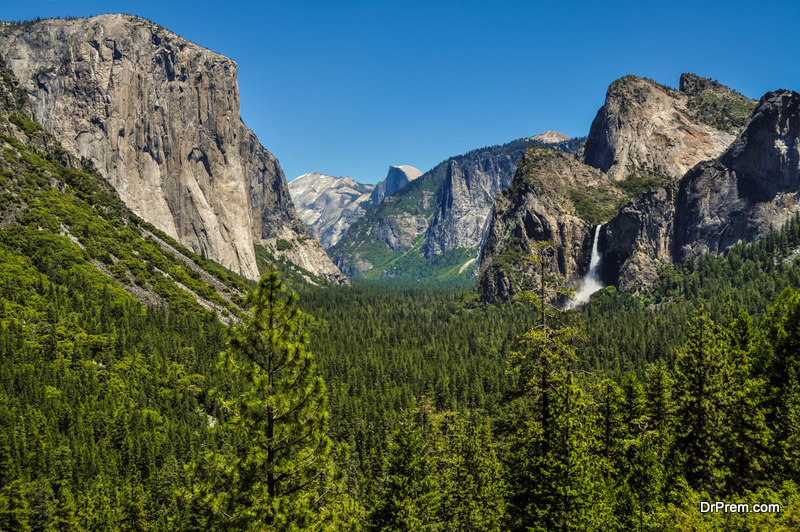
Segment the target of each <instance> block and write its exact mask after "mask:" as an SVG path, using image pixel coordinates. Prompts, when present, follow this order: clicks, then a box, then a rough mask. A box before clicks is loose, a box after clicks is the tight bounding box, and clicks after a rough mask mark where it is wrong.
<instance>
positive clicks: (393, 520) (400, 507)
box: [371, 403, 441, 532]
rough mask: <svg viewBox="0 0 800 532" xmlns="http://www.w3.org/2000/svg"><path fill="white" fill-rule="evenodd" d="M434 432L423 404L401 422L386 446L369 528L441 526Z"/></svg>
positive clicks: (429, 527)
mask: <svg viewBox="0 0 800 532" xmlns="http://www.w3.org/2000/svg"><path fill="white" fill-rule="evenodd" d="M435 433H436V429H435V427H433V426H431V420H430V413H429V412H427V409H426V408H425V404H424V403H423V408H421V409H418V410H416V411H415V412H414V413H413V414H411V415H406V416H405V419H404V420H403V421H402V422H401V423H400V427H399V428H398V430H397V431H396V432H395V433H394V436H393V437H392V442H391V444H390V446H389V450H388V458H387V464H386V479H385V481H384V482H383V490H382V492H381V493H380V495H379V499H378V502H377V504H376V506H375V510H374V512H373V514H372V517H371V528H372V529H374V530H380V531H386V532H389V531H407V532H412V531H415V530H439V529H440V528H441V523H440V522H439V516H438V511H439V507H440V504H441V494H440V491H439V485H438V480H439V479H438V475H437V471H436V468H435V463H436V460H435V456H434V447H435V444H436V443H437V442H436V441H435V440H436V439H438V434H436V435H435Z"/></svg>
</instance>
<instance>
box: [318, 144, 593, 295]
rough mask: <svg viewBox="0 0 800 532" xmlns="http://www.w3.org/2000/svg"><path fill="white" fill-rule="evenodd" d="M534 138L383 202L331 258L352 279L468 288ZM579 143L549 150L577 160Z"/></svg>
mask: <svg viewBox="0 0 800 532" xmlns="http://www.w3.org/2000/svg"><path fill="white" fill-rule="evenodd" d="M532 144H541V142H539V141H537V140H534V139H533V138H527V139H519V140H516V141H514V142H510V143H508V144H504V145H502V146H492V147H488V148H482V149H478V150H474V151H471V152H469V153H467V154H464V155H460V156H457V157H451V158H450V159H448V160H446V161H444V162H442V163H440V164H439V165H437V166H436V167H434V168H433V169H432V170H429V171H428V172H426V173H425V174H423V175H422V176H421V177H419V178H418V179H416V180H415V181H414V182H412V183H411V184H409V185H408V186H406V187H405V188H404V189H402V190H401V191H399V192H398V193H396V194H394V195H393V196H389V197H387V198H385V199H384V201H383V202H382V203H381V204H379V205H377V206H375V207H373V208H372V209H370V210H369V212H367V214H366V215H365V216H364V217H363V218H361V219H360V220H359V221H358V222H356V223H355V224H354V225H353V226H352V227H351V228H350V231H349V232H348V233H347V235H346V236H345V237H344V238H343V239H342V240H341V241H340V242H339V243H338V244H337V245H336V246H334V247H333V248H332V249H331V250H330V252H331V256H332V257H333V259H334V262H336V264H337V266H339V268H341V269H342V271H344V272H345V273H346V274H348V275H363V277H364V278H365V279H370V280H380V279H390V280H395V281H402V282H407V281H410V282H426V281H435V282H445V281H454V280H457V279H460V280H462V281H467V280H469V279H470V278H471V277H472V275H473V274H474V272H475V259H476V256H477V253H478V248H479V247H480V245H481V243H482V241H483V239H484V237H485V235H486V231H487V230H488V218H489V216H490V213H491V208H492V202H493V198H494V196H495V195H496V194H497V193H498V192H499V191H500V190H502V189H503V188H506V187H507V186H508V185H509V184H510V183H511V179H512V177H513V176H514V172H515V171H516V167H517V163H518V161H519V160H520V158H521V157H522V154H523V153H524V151H525V148H526V147H528V146H530V145H532ZM579 145H580V139H571V140H569V141H565V142H559V143H557V144H552V146H553V147H554V148H555V149H559V150H561V151H570V152H574V151H575V150H577V148H578V146H579Z"/></svg>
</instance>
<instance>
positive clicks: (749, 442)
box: [725, 310, 769, 493]
mask: <svg viewBox="0 0 800 532" xmlns="http://www.w3.org/2000/svg"><path fill="white" fill-rule="evenodd" d="M728 336H729V341H728V345H729V348H728V352H729V361H730V379H729V381H728V385H729V386H728V394H729V398H728V403H727V416H726V417H727V426H728V430H727V431H726V434H727V441H726V442H725V449H726V456H727V457H728V461H729V468H730V470H731V476H730V479H729V482H728V491H729V492H731V493H741V492H742V491H744V489H753V488H755V487H756V486H754V485H753V482H755V481H756V480H759V477H760V476H761V473H762V471H763V469H764V466H765V464H764V463H763V457H764V456H765V455H766V454H767V452H768V449H767V447H768V441H769V429H768V427H767V423H766V415H765V414H766V412H765V408H764V402H765V387H766V380H765V379H764V378H763V377H761V376H760V375H757V374H756V372H755V371H754V367H753V366H754V361H753V352H752V351H753V341H754V331H753V328H752V324H751V320H750V316H748V315H747V313H746V312H744V311H743V310H742V311H740V312H739V315H738V316H737V318H736V319H735V320H734V322H733V323H732V324H731V326H730V328H729V329H728Z"/></svg>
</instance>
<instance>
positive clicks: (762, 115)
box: [602, 90, 800, 291]
mask: <svg viewBox="0 0 800 532" xmlns="http://www.w3.org/2000/svg"><path fill="white" fill-rule="evenodd" d="M799 137H800V94H798V93H796V92H793V91H786V90H781V91H776V92H769V93H767V94H765V95H764V96H763V97H762V98H761V100H760V101H759V103H758V105H757V107H756V109H755V111H754V113H753V115H752V118H751V119H750V120H749V122H748V124H747V126H746V128H745V129H744V130H743V131H742V133H741V134H740V135H739V136H738V137H737V138H736V140H735V141H734V142H733V143H732V144H731V146H730V147H729V148H728V149H727V150H726V151H725V152H724V153H723V154H722V155H720V157H719V158H717V159H715V160H710V161H705V162H702V163H700V164H698V165H697V166H695V167H694V168H692V169H691V170H690V171H689V172H688V173H687V174H686V175H685V176H684V177H683V178H682V179H681V180H680V182H679V183H675V184H672V185H670V186H668V187H666V188H664V189H661V190H656V191H653V192H651V193H649V194H646V195H644V196H642V197H641V198H639V199H637V200H635V201H633V202H631V203H629V204H628V205H626V206H625V207H624V208H623V209H622V211H621V212H620V214H619V215H618V216H617V217H615V218H614V219H613V220H612V221H611V222H609V223H608V224H607V225H606V226H604V228H603V237H602V242H603V243H604V244H605V249H604V254H605V259H604V271H603V277H604V278H605V279H606V280H607V281H609V282H618V283H619V285H620V287H622V288H623V289H628V290H633V291H635V290H637V289H639V288H641V287H643V286H646V285H647V284H648V283H649V282H651V281H652V280H654V279H655V275H656V270H657V268H658V266H659V265H660V264H661V263H663V262H666V261H685V260H687V259H689V258H691V257H695V256H698V255H700V254H702V253H722V252H724V251H725V249H726V248H727V247H729V246H731V245H732V244H734V243H736V242H739V241H751V240H754V239H757V238H759V237H760V236H762V235H763V234H764V233H765V232H766V231H768V230H769V228H770V227H771V226H774V227H779V226H780V225H781V224H782V223H784V222H785V221H787V220H788V219H789V218H790V217H791V216H792V215H793V213H794V212H796V211H797V210H798V206H797V201H798V199H800V138H799Z"/></svg>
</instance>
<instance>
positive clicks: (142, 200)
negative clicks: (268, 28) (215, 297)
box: [0, 15, 341, 279]
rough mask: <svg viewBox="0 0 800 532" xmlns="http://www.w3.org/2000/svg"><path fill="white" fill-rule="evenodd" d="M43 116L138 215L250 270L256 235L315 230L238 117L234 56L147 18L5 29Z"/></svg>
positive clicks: (313, 247) (0, 48)
mask: <svg viewBox="0 0 800 532" xmlns="http://www.w3.org/2000/svg"><path fill="white" fill-rule="evenodd" d="M0 54H2V55H3V56H5V58H6V61H7V63H8V65H9V67H10V68H11V70H13V71H14V73H15V74H16V76H17V77H18V78H19V79H20V80H21V84H22V86H23V87H24V88H25V90H26V91H27V93H28V95H29V96H30V99H31V103H32V105H31V107H32V112H33V116H34V118H35V119H36V120H37V121H39V122H40V123H42V125H43V126H44V127H45V128H46V129H48V130H49V131H51V132H53V133H54V134H55V135H56V137H57V138H58V139H59V140H60V141H61V142H62V144H63V145H64V146H65V147H66V148H67V149H68V150H70V151H72V152H74V153H76V154H77V155H79V156H80V157H83V158H85V159H87V160H88V161H91V162H92V163H93V164H94V165H95V166H96V167H97V169H98V170H99V171H100V172H101V173H102V174H103V175H104V176H105V177H106V178H107V179H108V180H109V181H110V182H111V183H112V185H113V186H114V187H115V188H116V190H117V191H118V193H119V195H120V197H121V198H122V200H123V201H124V202H125V203H126V204H127V205H128V206H129V207H130V208H131V209H132V210H133V211H134V212H136V213H137V214H138V215H140V216H141V217H142V218H144V219H145V220H147V221H149V222H151V223H153V224H154V225H155V226H156V227H158V228H160V229H162V230H164V231H165V232H166V233H167V234H169V235H170V236H172V237H174V238H176V239H178V240H179V241H180V242H181V243H183V244H184V245H186V246H187V247H189V248H191V249H193V250H194V251H196V252H198V253H201V252H202V253H205V254H206V255H207V256H208V257H210V258H212V259H214V260H216V261H218V262H220V263H221V264H223V265H224V266H226V267H228V268H230V269H232V270H234V271H237V272H239V273H241V274H242V275H245V276H247V277H249V278H251V279H255V278H257V277H258V269H257V267H256V261H255V253H254V248H253V246H254V243H256V242H263V243H268V242H270V241H272V240H275V239H286V240H293V241H297V242H298V245H299V246H301V247H303V248H305V249H304V251H303V253H302V255H304V256H307V257H314V260H311V261H309V263H314V264H316V267H318V268H319V269H318V270H317V271H314V272H312V273H316V274H319V275H322V276H326V277H329V278H331V279H336V278H340V277H341V275H340V273H339V272H338V270H337V269H336V267H335V266H334V265H333V264H332V263H331V262H330V260H327V259H326V257H325V254H324V250H323V249H322V247H321V246H320V245H319V244H318V243H316V242H315V241H314V240H313V239H306V238H305V237H306V235H307V232H306V229H305V226H304V225H303V223H302V221H301V220H300V219H299V217H298V216H297V213H296V212H295V209H294V206H293V204H292V201H291V198H290V196H289V191H288V188H287V186H286V180H285V178H284V176H283V172H282V171H281V169H280V166H279V164H278V161H277V160H276V159H275V157H273V155H272V154H271V153H269V152H268V151H267V150H266V149H264V148H263V147H262V146H261V144H260V143H259V142H258V139H257V138H256V137H255V135H254V134H253V133H252V132H251V131H250V130H249V129H248V128H247V127H246V126H245V125H244V123H243V122H242V120H241V118H240V117H239V90H238V85H237V81H236V64H235V63H234V62H233V61H232V60H230V59H228V58H226V57H223V56H221V55H219V54H216V53H213V52H210V51H209V50H206V49H204V48H202V47H200V46H198V45H196V44H193V43H190V42H188V41H185V40H183V39H181V38H180V37H178V36H176V35H175V34H173V33H170V32H169V31H167V30H165V29H163V28H161V27H159V26H157V25H155V24H153V23H151V22H149V21H146V20H144V19H140V18H137V17H132V16H128V15H102V16H99V17H94V18H90V19H71V20H45V21H42V22H38V23H35V24H32V25H29V26H26V27H24V28H17V29H7V30H6V31H5V32H3V34H2V35H0Z"/></svg>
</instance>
